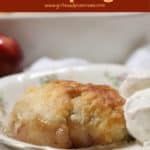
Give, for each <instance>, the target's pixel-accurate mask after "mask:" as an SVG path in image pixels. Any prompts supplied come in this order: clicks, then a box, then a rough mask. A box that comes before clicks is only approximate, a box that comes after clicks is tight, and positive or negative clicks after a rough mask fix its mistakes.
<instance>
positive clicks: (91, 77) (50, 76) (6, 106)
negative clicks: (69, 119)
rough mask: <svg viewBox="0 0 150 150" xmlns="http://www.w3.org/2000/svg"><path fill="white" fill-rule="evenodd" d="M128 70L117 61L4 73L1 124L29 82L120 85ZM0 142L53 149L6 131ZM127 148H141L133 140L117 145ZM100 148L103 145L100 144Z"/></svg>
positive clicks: (0, 94)
mask: <svg viewBox="0 0 150 150" xmlns="http://www.w3.org/2000/svg"><path fill="white" fill-rule="evenodd" d="M130 72H132V71H130V70H128V69H126V68H125V67H123V66H118V65H89V66H80V67H73V68H66V69H60V70H56V71H49V72H41V73H22V74H18V75H13V76H10V77H5V78H3V79H1V80H0V123H1V127H3V128H5V124H6V123H7V119H8V117H9V115H10V113H11V110H12V108H13V106H14V104H15V103H16V100H18V99H19V97H20V96H21V95H22V94H23V92H24V90H25V88H26V87H29V86H32V85H37V86H38V85H41V84H44V83H45V82H47V81H50V80H56V79H65V80H76V81H79V82H83V83H85V82H91V83H95V84H107V85H111V86H113V87H114V88H119V86H120V84H121V83H122V81H123V80H124V79H125V78H126V76H127V74H129V73H130ZM0 143H3V144H5V145H8V146H10V147H18V148H21V149H25V150H28V149H29V148H32V149H37V148H38V149H41V150H52V149H55V148H52V147H42V146H35V145H31V144H27V143H23V142H20V141H16V140H13V139H11V138H8V137H7V135H5V134H4V133H3V132H1V133H0ZM134 147H135V148H134ZM129 148H130V149H131V150H133V149H134V150H135V149H136V148H138V150H142V148H140V146H138V145H136V144H134V145H133V146H131V147H125V148H120V150H127V149H129ZM86 149H87V148H86ZM92 149H93V150H94V149H102V148H101V147H97V148H96V147H94V148H92ZM103 150H105V149H104V148H103ZM113 150H114V149H113ZM115 150H117V149H115ZM118 150H119V149H118Z"/></svg>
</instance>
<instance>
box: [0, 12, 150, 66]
mask: <svg viewBox="0 0 150 150" xmlns="http://www.w3.org/2000/svg"><path fill="white" fill-rule="evenodd" d="M149 26H150V13H23V14H22V13H19V14H18V13H10V14H7V13H6V14H1V15H0V32H1V33H5V34H8V35H9V36H12V37H15V38H16V39H17V40H18V41H19V43H20V44H21V46H22V49H23V50H24V53H25V66H27V65H30V64H31V63H32V62H34V61H35V60H36V59H38V58H39V57H41V56H48V57H51V58H56V59H59V58H66V57H82V58H85V59H87V60H89V61H93V62H98V63H99V62H102V63H124V62H125V61H126V59H127V58H128V56H129V55H130V54H131V52H133V51H134V50H135V49H136V48H138V47H139V46H141V45H142V44H147V43H146V42H149V39H150V30H149Z"/></svg>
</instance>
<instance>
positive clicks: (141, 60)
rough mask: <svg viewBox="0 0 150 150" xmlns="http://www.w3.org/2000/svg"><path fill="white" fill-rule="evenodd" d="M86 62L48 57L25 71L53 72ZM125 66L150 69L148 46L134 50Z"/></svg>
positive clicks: (77, 59) (39, 60) (149, 50)
mask: <svg viewBox="0 0 150 150" xmlns="http://www.w3.org/2000/svg"><path fill="white" fill-rule="evenodd" d="M89 63H90V62H88V61H87V60H85V59H81V58H66V59H59V60H55V59H51V58H49V57H42V58H40V59H38V60H37V61H35V62H34V63H33V64H32V65H31V66H30V67H29V68H27V69H26V71H29V72H38V71H44V70H54V69H59V68H63V67H70V66H79V65H87V64H89ZM125 65H126V66H127V67H129V68H133V69H136V70H138V69H140V70H141V69H150V46H145V47H143V48H139V49H137V50H135V52H134V53H133V54H131V56H130V57H129V58H128V59H127V61H126V62H125Z"/></svg>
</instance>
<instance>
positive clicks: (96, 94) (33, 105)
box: [8, 80, 128, 148]
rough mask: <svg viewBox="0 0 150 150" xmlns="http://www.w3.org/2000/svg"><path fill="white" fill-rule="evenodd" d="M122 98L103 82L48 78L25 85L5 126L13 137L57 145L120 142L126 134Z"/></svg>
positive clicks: (39, 143) (76, 145) (81, 145)
mask: <svg viewBox="0 0 150 150" xmlns="http://www.w3.org/2000/svg"><path fill="white" fill-rule="evenodd" d="M124 102H125V101H124V99H123V98H122V97H121V96H120V95H119V94H118V92H117V91H116V90H114V89H112V88H111V87H109V86H106V85H93V84H81V83H77V82H75V81H64V80H58V81H51V82H49V83H47V84H45V85H43V86H41V87H34V88H31V89H28V91H27V92H26V93H25V95H24V96H23V97H22V99H21V100H20V101H18V102H17V104H16V105H15V107H14V109H13V112H12V115H11V119H10V122H9V127H8V130H9V132H10V133H11V136H13V137H15V138H16V139H19V140H22V141H25V142H29V143H32V144H37V145H49V146H54V147H60V148H71V147H86V146H91V145H97V144H100V145H107V144H113V143H118V142H123V141H124V140H126V138H127V136H128V134H127V131H126V127H125V120H124V116H123V105H124Z"/></svg>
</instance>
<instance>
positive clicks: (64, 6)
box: [0, 0, 150, 12]
mask: <svg viewBox="0 0 150 150" xmlns="http://www.w3.org/2000/svg"><path fill="white" fill-rule="evenodd" d="M0 11H1V12H2V11H3V12H4V11H5V12H13V11H15V12H16V11H20V12H29V11H30V12H39V11H40V12H121V11H122V12H149V11H150V0H0Z"/></svg>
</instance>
